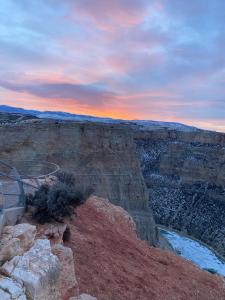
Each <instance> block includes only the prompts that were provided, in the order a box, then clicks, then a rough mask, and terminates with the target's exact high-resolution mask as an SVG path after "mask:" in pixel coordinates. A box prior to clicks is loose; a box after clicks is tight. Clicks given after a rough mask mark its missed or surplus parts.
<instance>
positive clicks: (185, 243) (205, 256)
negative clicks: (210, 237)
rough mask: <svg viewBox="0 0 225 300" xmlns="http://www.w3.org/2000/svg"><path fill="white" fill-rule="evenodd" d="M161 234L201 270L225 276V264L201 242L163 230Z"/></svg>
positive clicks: (180, 253)
mask: <svg viewBox="0 0 225 300" xmlns="http://www.w3.org/2000/svg"><path fill="white" fill-rule="evenodd" d="M161 233H162V234H163V236H164V237H165V238H166V239H167V240H168V241H169V242H170V244H171V245H172V246H173V248H174V249H175V250H176V251H177V252H178V253H179V255H180V256H182V257H183V258H185V259H187V260H189V261H191V262H192V263H194V264H195V265H196V266H198V267H200V268H201V269H205V270H206V269H208V270H211V271H215V272H216V273H218V274H220V275H222V276H225V262H224V261H222V260H221V259H220V258H219V257H217V256H216V254H215V253H214V252H213V251H212V250H210V249H209V248H207V247H206V246H204V245H202V244H201V243H200V242H198V241H195V240H192V239H191V238H188V237H184V236H182V235H179V234H178V233H176V232H173V231H170V230H167V229H161Z"/></svg>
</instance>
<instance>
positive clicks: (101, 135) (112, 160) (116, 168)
mask: <svg viewBox="0 0 225 300" xmlns="http://www.w3.org/2000/svg"><path fill="white" fill-rule="evenodd" d="M0 153H1V155H0V157H1V159H10V160H38V161H43V160H44V161H46V160H47V161H50V162H54V163H57V164H58V165H59V166H60V167H61V168H62V169H65V170H67V171H71V172H73V173H74V175H75V176H76V181H77V185H79V186H81V188H83V187H93V188H94V191H95V194H96V195H98V196H102V197H105V198H108V199H110V201H111V202H113V203H114V204H118V205H121V206H122V207H123V208H125V209H126V210H128V211H129V212H130V213H131V214H132V215H133V216H134V218H135V221H136V222H137V227H138V232H139V235H140V236H141V237H142V238H145V239H147V240H148V241H149V242H150V243H151V244H153V245H156V244H157V232H156V228H155V223H154V220H153V217H152V213H151V210H150V209H149V208H148V193H147V189H146V185H145V182H144V179H143V177H142V173H141V170H140V165H139V161H138V159H137V157H136V153H135V146H134V143H133V136H132V133H131V132H130V131H129V130H127V129H126V128H122V127H121V126H113V125H107V124H105V125H104V124H94V123H74V122H63V121H62V122H56V121H44V120H38V121H34V120H31V121H29V120H28V121H26V122H21V123H18V124H13V125H10V124H9V125H4V126H1V127H0Z"/></svg>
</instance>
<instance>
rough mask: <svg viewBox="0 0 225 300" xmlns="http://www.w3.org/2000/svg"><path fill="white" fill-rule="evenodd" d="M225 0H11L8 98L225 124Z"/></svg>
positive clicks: (3, 35) (3, 13)
mask: <svg viewBox="0 0 225 300" xmlns="http://www.w3.org/2000/svg"><path fill="white" fill-rule="evenodd" d="M224 45H225V1H223V0H216V1H210V0H197V1H196V0H190V1H182V0H173V1H169V0H114V1H110V0H108V1H107V0H64V1H60V0H39V1H35V0H20V1H17V0H2V1H1V5H0V104H1V105H2V104H5V105H10V106H15V107H22V108H26V109H37V110H42V111H44V110H51V111H64V112H70V113H75V114H86V115H87V114H88V115H93V116H100V117H112V118H120V119H139V120H140V119H145V120H147V119H149V120H159V121H169V122H181V123H184V124H188V125H192V126H197V127H200V128H206V129H212V130H217V131H224V132H225V55H224Z"/></svg>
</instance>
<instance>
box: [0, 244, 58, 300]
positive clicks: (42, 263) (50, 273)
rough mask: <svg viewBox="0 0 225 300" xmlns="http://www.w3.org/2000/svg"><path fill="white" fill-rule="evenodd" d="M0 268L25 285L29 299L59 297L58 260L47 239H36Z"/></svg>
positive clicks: (51, 299)
mask: <svg viewBox="0 0 225 300" xmlns="http://www.w3.org/2000/svg"><path fill="white" fill-rule="evenodd" d="M2 269H3V270H7V272H8V273H10V276H11V277H12V278H14V279H15V280H16V281H18V282H20V283H21V284H23V285H24V286H25V288H26V294H27V295H28V296H29V298H30V299H32V300H44V299H45V300H57V299H60V298H59V291H58V290H57V287H58V279H59V260H58V258H57V257H56V256H55V255H53V254H52V252H51V245H50V242H49V240H36V241H35V244H34V246H33V247H32V248H31V249H30V250H29V251H27V252H26V253H25V254H24V255H23V256H20V257H15V258H14V259H13V260H12V261H11V262H9V263H6V264H5V265H3V267H2ZM0 299H1V298H0Z"/></svg>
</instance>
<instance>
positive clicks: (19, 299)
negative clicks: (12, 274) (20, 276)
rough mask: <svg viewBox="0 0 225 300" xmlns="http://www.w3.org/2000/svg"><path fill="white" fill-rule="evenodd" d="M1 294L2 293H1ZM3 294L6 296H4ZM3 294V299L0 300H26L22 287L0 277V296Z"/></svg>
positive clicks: (11, 280)
mask: <svg viewBox="0 0 225 300" xmlns="http://www.w3.org/2000/svg"><path fill="white" fill-rule="evenodd" d="M2 292H3V293H2ZM4 293H5V294H6V295H4ZM1 294H3V295H4V297H5V298H2V297H3V296H2V297H1V296H0V299H1V300H2V299H13V300H26V299H27V298H26V295H25V293H24V289H23V286H22V285H21V284H19V283H18V282H16V281H15V280H13V279H12V278H8V277H0V295H1Z"/></svg>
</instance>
